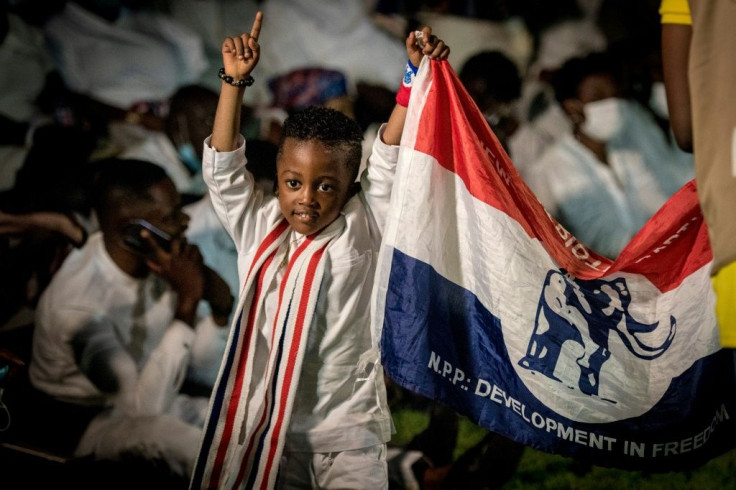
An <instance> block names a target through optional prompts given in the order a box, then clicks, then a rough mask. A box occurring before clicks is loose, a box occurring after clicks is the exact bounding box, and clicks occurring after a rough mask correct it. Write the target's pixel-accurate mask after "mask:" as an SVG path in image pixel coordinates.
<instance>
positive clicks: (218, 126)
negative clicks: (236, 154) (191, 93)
mask: <svg viewBox="0 0 736 490" xmlns="http://www.w3.org/2000/svg"><path fill="white" fill-rule="evenodd" d="M262 21H263V14H262V13H261V12H258V13H257V14H256V18H255V20H254V21H253V27H252V28H251V31H250V34H248V33H245V32H244V33H243V34H241V35H240V36H238V37H228V38H225V40H224V41H223V42H222V62H223V71H221V72H220V78H221V79H222V86H221V88H220V100H219V101H218V103H217V112H216V113H215V122H214V126H213V128H212V140H211V142H210V145H211V146H212V148H214V149H215V150H217V151H220V152H226V151H233V150H235V149H236V148H237V145H238V137H239V135H240V112H241V109H242V107H243V94H244V93H245V87H247V86H250V85H251V84H252V83H253V78H252V77H251V76H250V73H251V72H252V71H253V69H254V68H255V67H256V65H257V64H258V58H259V56H260V52H261V48H260V46H259V45H258V36H259V35H260V33H261V23H262Z"/></svg>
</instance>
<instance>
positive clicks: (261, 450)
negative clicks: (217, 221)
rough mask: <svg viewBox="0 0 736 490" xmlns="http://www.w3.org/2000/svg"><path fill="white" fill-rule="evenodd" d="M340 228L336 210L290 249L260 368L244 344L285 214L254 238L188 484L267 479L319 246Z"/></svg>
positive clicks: (283, 423)
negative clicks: (258, 394)
mask: <svg viewBox="0 0 736 490" xmlns="http://www.w3.org/2000/svg"><path fill="white" fill-rule="evenodd" d="M343 228H344V219H343V218H342V217H340V218H338V219H337V220H336V221H335V222H333V223H332V224H331V225H330V226H328V227H327V228H325V229H324V230H323V231H322V232H320V233H318V234H315V235H310V236H307V237H306V239H305V240H304V242H303V243H302V244H301V245H300V246H299V247H298V248H297V249H296V250H295V251H294V253H293V254H292V256H291V258H290V259H289V262H288V265H287V267H286V271H285V273H284V277H283V279H282V280H281V283H280V287H279V296H278V310H277V313H276V315H275V322H274V324H273V325H272V328H271V330H270V333H269V334H270V337H271V339H270V344H269V345H270V352H269V353H268V361H267V363H266V365H265V371H262V370H259V372H255V371H254V362H253V358H254V355H253V352H251V350H252V349H253V346H255V339H256V336H258V335H261V334H262V333H265V332H259V331H258V328H256V327H255V325H257V322H256V318H257V317H258V316H259V315H262V314H264V312H263V311H261V310H262V303H263V295H264V294H265V291H264V290H263V285H264V284H269V283H270V282H271V281H272V279H273V277H274V275H275V274H276V273H277V272H278V269H279V267H281V265H280V264H279V263H277V262H279V261H275V260H274V257H275V256H276V254H277V252H278V249H279V246H280V245H281V244H282V243H283V242H284V241H285V240H286V239H287V238H288V237H289V236H290V234H291V228H290V227H289V225H288V223H287V222H286V220H285V219H284V220H282V221H280V222H279V223H278V224H277V225H276V226H275V227H274V228H273V230H272V231H271V232H270V233H269V234H268V235H267V236H266V238H265V239H264V240H263V242H261V244H260V246H259V248H258V250H257V252H256V255H255V257H254V259H253V262H252V264H251V266H250V270H249V271H248V275H247V277H246V281H245V285H244V287H243V290H242V291H241V294H245V295H246V299H245V301H244V302H243V306H242V309H241V311H240V314H239V315H238V316H237V317H236V318H237V320H236V323H235V324H234V325H233V328H232V330H231V332H230V339H229V341H228V346H227V349H226V352H225V356H224V359H223V364H222V366H221V368H220V374H219V377H218V381H217V384H216V386H215V390H214V392H213V394H212V398H211V400H210V415H209V420H208V422H207V424H206V426H205V431H204V436H203V442H202V446H201V448H200V453H199V457H198V460H197V464H196V467H195V469H194V474H193V477H192V481H191V484H190V488H192V489H194V488H233V489H235V488H264V489H265V488H272V487H273V486H274V484H275V482H276V477H277V475H278V470H279V460H280V458H281V453H282V452H283V448H284V442H285V438H286V431H287V428H288V426H289V419H290V415H291V409H292V406H293V404H294V398H295V394H296V389H297V383H298V379H299V373H300V370H301V365H302V359H303V355H304V350H305V346H306V340H307V334H308V331H309V327H310V325H311V323H312V317H313V313H314V309H315V305H316V303H317V296H318V293H319V289H320V284H321V282H322V275H323V272H324V252H325V249H326V248H327V246H328V245H329V243H330V242H331V240H332V239H333V238H334V237H335V236H337V235H339V234H340V233H341V232H342V230H343ZM253 379H256V380H258V379H264V382H265V387H266V389H265V390H264V391H263V397H262V398H259V399H254V394H253V393H249V392H248V387H249V386H251V381H252V380H253ZM249 405H250V406H249ZM254 407H257V408H256V409H254Z"/></svg>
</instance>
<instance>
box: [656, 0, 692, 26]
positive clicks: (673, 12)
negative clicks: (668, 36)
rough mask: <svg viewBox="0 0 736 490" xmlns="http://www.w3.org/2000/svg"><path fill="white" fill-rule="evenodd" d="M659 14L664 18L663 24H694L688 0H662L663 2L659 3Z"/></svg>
mask: <svg viewBox="0 0 736 490" xmlns="http://www.w3.org/2000/svg"><path fill="white" fill-rule="evenodd" d="M659 15H660V16H661V18H662V24H685V25H692V23H693V21H692V18H691V17H690V5H688V3H687V0H662V3H660V4H659Z"/></svg>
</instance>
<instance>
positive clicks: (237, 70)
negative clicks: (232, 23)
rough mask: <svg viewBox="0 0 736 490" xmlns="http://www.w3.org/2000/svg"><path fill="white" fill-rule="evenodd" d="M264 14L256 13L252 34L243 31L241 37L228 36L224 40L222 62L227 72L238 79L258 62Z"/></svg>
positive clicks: (246, 75) (243, 77)
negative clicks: (259, 38) (259, 40)
mask: <svg viewBox="0 0 736 490" xmlns="http://www.w3.org/2000/svg"><path fill="white" fill-rule="evenodd" d="M262 21H263V14H262V13H261V12H258V13H256V18H255V20H254V21H253V27H252V28H251V30H250V34H248V33H245V32H244V33H243V34H241V35H240V36H239V37H226V38H225V40H224V41H223V42H222V63H223V67H224V68H225V74H226V75H230V76H231V77H233V78H234V79H236V80H243V79H245V78H246V77H248V75H250V72H251V71H253V68H255V67H256V65H257V64H258V57H259V56H260V53H261V47H260V46H259V45H258V36H259V35H260V34H261V22H262Z"/></svg>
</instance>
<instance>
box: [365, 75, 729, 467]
mask: <svg viewBox="0 0 736 490" xmlns="http://www.w3.org/2000/svg"><path fill="white" fill-rule="evenodd" d="M408 110H409V114H408V117H407V121H406V126H405V129H404V134H403V138H402V143H401V149H400V155H399V164H398V167H397V175H396V182H395V185H394V190H393V194H392V205H391V212H390V215H389V218H388V223H387V226H386V230H385V234H384V242H383V245H382V249H381V252H380V253H381V258H380V261H379V269H378V272H377V274H378V276H377V281H376V289H375V297H374V305H373V306H374V308H375V311H374V312H373V313H374V315H373V316H374V329H375V331H374V334H375V336H376V338H377V339H380V342H381V355H382V363H383V365H384V368H385V370H386V373H387V374H388V375H389V376H390V377H391V378H392V379H393V380H394V381H396V382H397V383H398V384H400V385H401V386H403V387H405V388H407V389H410V390H412V391H414V392H417V393H419V394H421V395H424V396H426V397H429V398H432V399H436V400H439V401H441V402H442V403H445V404H447V405H449V406H451V407H453V408H454V409H456V410H457V411H458V412H460V413H461V414H463V415H465V416H467V417H469V418H470V419H471V420H472V421H474V422H475V423H477V424H478V425H480V426H482V427H485V428H487V429H490V430H492V431H494V432H496V433H498V434H501V435H504V436H506V437H509V438H511V439H513V440H516V441H518V442H520V443H522V444H525V445H528V446H532V447H535V448H538V449H541V450H544V451H548V452H553V453H557V454H561V455H566V456H571V457H575V458H578V459H583V460H586V461H588V462H590V463H592V464H597V465H603V466H612V467H618V468H623V469H632V470H634V469H642V470H644V469H646V470H650V471H672V470H681V469H684V468H686V467H693V466H697V465H699V464H702V463H703V462H705V461H707V460H708V459H710V458H712V457H714V456H716V455H718V454H721V453H722V452H724V451H725V450H727V449H730V448H732V447H733V446H734V440H735V439H734V417H736V396H735V395H736V384H735V383H734V373H733V372H734V369H733V363H732V358H731V352H730V351H724V350H722V349H721V348H720V344H719V337H718V329H717V324H716V319H715V315H714V296H713V293H712V288H711V283H710V277H709V271H710V263H711V259H712V254H711V250H710V246H709V243H708V236H707V230H706V226H705V223H704V221H703V217H702V214H701V211H700V208H699V206H698V202H697V196H696V190H695V184H694V182H691V183H689V184H687V185H686V186H684V187H683V188H682V189H681V190H680V191H679V192H678V193H677V194H676V195H674V196H673V197H672V198H671V199H670V200H669V201H668V202H667V203H666V204H665V205H664V206H663V207H662V209H661V210H660V211H658V213H657V214H655V216H653V217H652V219H651V220H650V221H649V222H648V223H647V224H646V225H645V226H644V228H643V229H642V230H641V231H640V232H639V233H638V234H637V235H636V236H635V237H634V238H633V239H632V240H631V242H630V243H629V244H628V246H627V247H626V248H625V249H624V250H623V251H622V253H621V254H620V256H619V257H618V258H617V260H615V261H610V260H608V259H606V258H604V257H602V256H599V255H597V254H596V253H595V252H594V251H592V250H589V249H587V248H586V247H585V245H584V244H582V243H580V242H579V241H578V240H576V238H575V237H574V236H572V235H571V234H570V233H569V232H568V231H567V230H565V229H564V228H563V227H562V226H561V225H560V224H558V223H557V222H556V221H555V220H554V219H552V218H551V217H550V216H549V215H548V214H547V213H546V212H545V210H544V209H543V207H542V206H541V205H540V204H539V202H538V201H537V199H536V198H535V197H534V195H533V194H532V193H531V191H530V190H529V189H528V187H527V186H526V185H525V184H524V182H523V181H522V180H521V178H520V176H519V175H518V173H517V172H516V170H515V169H514V167H513V165H512V163H511V161H510V160H509V158H508V156H507V155H506V154H505V152H504V151H503V149H502V147H501V145H500V144H499V142H498V140H497V139H496V137H495V136H494V135H493V133H492V132H491V130H490V129H489V127H488V125H487V124H486V122H485V120H484V118H483V116H482V114H481V113H480V112H479V110H478V109H477V107H476V106H475V104H474V103H473V101H472V99H471V98H470V97H469V96H468V94H467V92H466V91H465V90H464V88H463V87H462V85H461V83H460V82H459V80H458V78H457V76H456V75H455V73H454V72H453V71H452V68H451V67H450V66H449V64H448V63H447V62H438V61H431V62H430V61H425V62H423V64H422V66H421V67H420V70H419V73H418V76H417V78H416V80H415V82H414V86H413V89H412V95H411V102H410V104H409V109H408ZM601 219H606V218H605V216H601Z"/></svg>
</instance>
